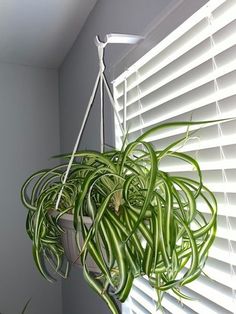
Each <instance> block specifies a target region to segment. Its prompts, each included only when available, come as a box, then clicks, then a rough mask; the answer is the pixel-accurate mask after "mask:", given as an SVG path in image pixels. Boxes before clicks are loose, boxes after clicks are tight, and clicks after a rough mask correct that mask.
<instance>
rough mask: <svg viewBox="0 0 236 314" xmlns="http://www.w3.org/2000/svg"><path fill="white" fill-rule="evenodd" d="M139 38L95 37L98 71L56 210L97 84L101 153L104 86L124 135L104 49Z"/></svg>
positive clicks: (101, 145)
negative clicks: (109, 82) (106, 74)
mask: <svg viewBox="0 0 236 314" xmlns="http://www.w3.org/2000/svg"><path fill="white" fill-rule="evenodd" d="M141 39H143V37H141V36H137V35H127V34H108V35H106V38H105V41H104V42H102V41H100V40H99V38H98V36H96V37H95V45H96V46H97V50H98V59H99V71H98V75H97V78H96V80H95V84H94V87H93V90H92V94H91V96H90V99H89V102H88V105H87V109H86V111H85V115H84V119H83V121H82V124H81V127H80V130H79V133H78V136H77V139H76V142H75V145H74V148H73V151H72V154H71V157H70V160H69V163H68V166H67V169H66V172H65V175H64V177H63V181H62V187H61V189H60V192H59V194H58V198H57V201H56V208H55V209H56V210H57V209H58V207H59V204H60V200H61V196H62V193H63V189H64V186H65V183H66V180H67V178H68V175H69V172H70V169H71V166H72V163H73V160H74V158H75V154H76V151H77V149H78V147H79V144H80V141H81V137H82V134H83V131H84V128H85V125H86V122H87V120H88V116H89V113H90V110H91V108H92V105H93V102H94V99H95V95H96V91H97V89H98V85H100V119H101V121H100V152H101V153H103V149H104V101H103V90H104V87H105V91H106V92H107V94H108V97H109V100H110V103H111V105H112V107H113V110H114V113H115V115H116V118H117V121H118V123H119V127H120V129H121V132H122V134H123V135H125V133H124V128H123V126H122V123H121V119H120V116H119V113H118V111H117V109H116V108H117V106H116V103H115V100H114V98H113V95H112V93H111V91H110V88H109V84H108V82H107V79H106V76H105V74H104V71H105V63H104V49H105V47H106V46H107V44H115V43H116V44H137V43H138V42H139V41H140V40H141Z"/></svg>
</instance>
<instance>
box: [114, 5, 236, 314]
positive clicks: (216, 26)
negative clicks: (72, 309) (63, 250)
mask: <svg viewBox="0 0 236 314" xmlns="http://www.w3.org/2000/svg"><path fill="white" fill-rule="evenodd" d="M113 87H114V97H115V101H116V103H117V108H118V110H119V114H120V118H121V120H122V121H123V127H124V128H125V129H126V130H127V132H128V140H133V139H135V138H136V137H137V136H139V135H140V134H142V132H144V131H146V130H147V129H148V128H150V127H151V126H153V125H155V124H156V123H164V122H167V121H168V122H171V121H186V120H190V119H192V120H194V121H196V120H212V119H219V118H228V117H236V0H226V1H223V0H215V1H209V2H208V3H207V4H206V5H205V6H204V7H202V8H201V9H200V10H199V11H197V12H196V13H195V14H194V15H193V16H191V17H190V18H189V19H188V20H187V21H185V22H184V23H183V24H182V25H181V26H180V27H178V28H177V29H176V30H175V31H174V32H172V33H171V34H170V35H168V36H167V37H166V38H165V39H164V40H162V41H161V42H160V43H159V44H158V45H157V46H155V47H154V48H153V49H152V50H150V51H149V52H148V53H147V54H146V55H144V56H143V57H142V58H141V59H140V60H138V61H137V62H136V63H135V64H134V65H132V66H131V67H130V68H129V69H128V70H127V71H125V72H124V73H123V74H122V75H120V76H119V77H118V78H117V79H116V80H115V81H114V82H113ZM195 128H197V127H195ZM192 129H194V128H192ZM185 132H186V128H183V127H180V128H179V129H175V130H174V131H173V130H169V131H167V130H163V131H162V133H161V134H160V133H159V134H158V136H152V137H150V138H149V141H151V142H152V143H153V144H154V145H158V147H160V148H163V147H166V146H167V144H168V143H170V141H171V142H172V141H174V140H175V139H177V138H178V136H179V135H181V134H183V133H185ZM120 137H121V134H120V133H119V127H116V143H117V146H119V145H120V142H121V138H120ZM179 151H184V152H187V153H189V154H190V155H191V156H193V157H195V158H197V160H198V161H199V164H200V166H201V169H202V170H203V174H204V182H205V184H206V185H207V186H208V187H209V188H210V189H211V190H212V191H213V192H214V193H215V195H216V197H217V200H218V207H219V208H218V229H217V238H216V240H215V242H214V245H213V247H212V248H211V250H210V253H209V258H208V261H207V264H206V266H205V268H204V272H205V274H206V275H202V276H201V277H200V278H199V279H198V280H197V281H195V282H193V283H191V284H189V285H188V286H187V287H185V288H183V292H185V293H186V294H188V295H189V296H191V297H193V298H194V299H195V300H196V301H187V300H179V299H177V297H176V296H175V295H174V294H173V293H172V292H169V293H168V294H167V295H166V296H165V297H164V300H163V310H164V313H174V314H175V313H178V314H179V313H180V314H181V313H201V314H205V313H208V314H211V313H212V314H213V313H214V314H229V313H234V314H235V313H236V293H235V290H236V275H235V273H236V121H228V122H224V123H220V124H218V125H217V124H214V125H204V126H202V127H201V129H200V130H199V131H198V132H197V133H196V136H195V137H194V138H193V139H191V141H187V143H186V144H185V146H184V147H181V148H179ZM162 169H163V170H164V171H168V172H170V173H173V174H174V173H180V172H182V173H183V174H186V173H187V174H188V175H190V176H192V177H193V178H194V176H195V173H194V169H191V168H189V167H187V166H185V167H183V166H182V165H181V164H178V163H176V164H174V163H173V160H172V163H168V161H166V162H165V163H164V162H163V164H162ZM201 211H202V212H203V213H204V215H205V216H206V218H207V217H208V213H207V210H206V209H205V208H204V207H201ZM155 299H156V293H155V292H154V291H153V289H152V288H151V287H150V285H149V284H148V282H147V280H146V279H145V278H139V279H136V280H135V282H134V287H133V289H132V292H131V295H130V297H129V299H128V301H127V302H126V304H125V306H124V308H123V312H124V313H138V314H141V313H144V314H145V313H156V310H155Z"/></svg>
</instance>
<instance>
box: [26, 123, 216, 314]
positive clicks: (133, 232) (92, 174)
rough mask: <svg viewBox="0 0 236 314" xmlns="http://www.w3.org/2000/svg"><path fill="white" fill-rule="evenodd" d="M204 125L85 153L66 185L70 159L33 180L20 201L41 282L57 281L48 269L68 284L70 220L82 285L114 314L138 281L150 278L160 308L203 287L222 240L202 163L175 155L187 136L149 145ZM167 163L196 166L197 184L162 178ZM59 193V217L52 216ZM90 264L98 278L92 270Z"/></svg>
mask: <svg viewBox="0 0 236 314" xmlns="http://www.w3.org/2000/svg"><path fill="white" fill-rule="evenodd" d="M211 122H217V121H211ZM204 123H209V122H177V123H169V124H162V125H158V126H156V127H154V128H152V129H150V130H148V131H147V132H146V133H144V134H143V135H141V136H140V137H139V138H137V140H135V141H133V142H131V143H129V144H127V145H125V144H124V145H123V147H122V148H121V150H115V149H114V150H110V151H107V152H104V153H99V152H96V151H80V152H78V153H77V154H76V155H75V160H74V161H73V164H72V166H71V169H70V172H69V174H68V178H67V182H66V183H65V184H62V182H63V177H64V176H65V169H66V166H67V160H68V159H69V158H70V156H71V155H64V156H60V157H63V158H64V160H65V164H62V165H60V166H57V167H55V168H52V169H49V170H42V171H39V172H36V173H35V174H33V175H32V176H31V177H30V178H29V179H28V180H27V181H26V182H25V184H24V185H23V187H22V192H21V196H22V201H23V204H24V205H25V206H26V207H27V209H28V216H27V222H26V229H27V233H28V235H29V237H30V238H31V240H32V242H33V256H34V260H35V263H36V265H37V267H38V269H39V271H40V272H41V274H42V275H43V276H44V277H45V278H47V279H48V280H52V279H53V278H52V276H51V275H50V271H49V269H48V266H47V265H48V263H49V264H50V265H51V266H52V268H53V272H55V271H56V272H57V273H59V274H61V275H62V276H64V277H66V276H67V273H68V263H65V254H64V248H63V246H62V244H61V236H62V233H63V232H64V231H63V229H62V228H61V227H60V223H59V222H60V217H61V216H63V214H65V213H70V214H72V215H73V222H74V228H75V231H76V240H77V244H78V258H80V261H81V264H82V267H83V273H84V278H85V279H86V281H87V282H88V283H89V285H90V286H91V287H92V288H93V289H94V290H95V291H96V292H97V293H98V294H99V295H100V296H101V298H103V299H104V300H105V302H106V303H107V305H108V306H109V308H110V310H111V312H112V313H119V309H118V307H117V304H116V301H115V300H116V299H117V300H119V301H120V302H124V301H125V300H126V298H127V297H128V295H129V292H130V289H131V287H132V283H133V280H134V278H137V277H140V276H144V275H146V276H147V277H148V280H149V283H150V285H151V286H152V287H153V288H155V290H156V293H157V300H158V301H157V305H158V306H160V305H161V301H162V298H163V295H164V293H165V291H167V290H169V289H171V290H172V291H173V292H174V293H175V294H176V295H177V296H179V297H181V298H187V299H189V297H188V296H186V295H184V294H183V293H182V292H181V287H183V286H184V285H186V284H188V283H190V282H192V281H193V280H195V279H197V278H198V277H199V275H200V274H201V272H202V269H203V267H204V264H205V262H206V259H207V255H208V251H209V248H210V247H211V245H212V243H213V240H214V238H215V234H216V215H217V204H216V199H215V197H214V195H213V193H212V192H211V191H210V190H209V189H208V188H207V187H206V186H205V185H204V184H203V182H202V173H201V170H200V167H199V164H198V162H197V161H196V160H195V159H194V158H192V157H191V156H189V155H187V154H184V153H181V152H179V151H178V150H177V149H176V148H177V147H178V146H179V145H181V144H182V143H183V142H184V141H185V140H186V136H185V137H184V138H181V139H179V140H177V141H175V142H173V143H172V144H169V145H168V146H167V147H166V148H165V149H163V150H158V148H155V147H154V146H153V145H152V144H151V143H150V142H148V136H150V135H151V134H152V133H154V132H158V131H159V130H161V129H163V128H168V127H172V128H173V127H176V126H177V127H178V126H187V127H188V128H189V127H190V126H192V125H197V124H199V125H200V124H204ZM188 136H191V132H190V134H189V133H188V135H187V137H188ZM157 147H158V145H157ZM167 157H168V158H175V159H178V160H181V161H182V162H185V163H188V164H190V165H191V166H192V167H193V168H194V169H195V170H196V174H197V176H198V179H195V180H193V179H191V178H188V177H183V176H177V175H171V174H169V173H167V172H164V171H162V170H161V168H160V162H161V161H162V160H163V159H165V158H167ZM60 191H61V193H62V195H61V199H60V203H59V206H58V215H57V216H56V217H55V216H54V215H51V212H52V211H53V210H54V209H55V207H56V201H57V197H58V193H59V192H60ZM199 204H201V205H202V204H205V206H207V207H208V209H209V212H210V213H211V215H210V219H208V220H206V219H205V217H204V215H203V214H202V213H201V211H200V209H199ZM87 216H88V217H90V219H91V221H92V224H91V226H90V227H88V226H87V225H86V223H85V219H84V218H85V217H87ZM81 237H82V239H83V245H82V246H81V245H80V243H81V242H80V240H81ZM88 256H91V257H92V259H93V260H94V262H95V263H96V265H97V267H98V269H99V271H98V273H96V274H94V273H92V272H91V271H90V269H89V268H88V266H87V258H88ZM51 273H52V272H51Z"/></svg>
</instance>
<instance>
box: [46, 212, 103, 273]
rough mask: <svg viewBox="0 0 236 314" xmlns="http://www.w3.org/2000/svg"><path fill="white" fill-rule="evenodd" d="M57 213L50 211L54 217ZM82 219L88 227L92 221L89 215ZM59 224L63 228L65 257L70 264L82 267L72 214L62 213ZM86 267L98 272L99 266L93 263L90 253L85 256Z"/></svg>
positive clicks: (81, 244)
mask: <svg viewBox="0 0 236 314" xmlns="http://www.w3.org/2000/svg"><path fill="white" fill-rule="evenodd" d="M58 214H59V212H58V211H56V210H54V211H52V212H51V215H52V216H54V217H56V216H57V215H58ZM84 221H85V223H86V226H87V227H88V228H90V226H91V223H92V221H91V219H90V218H89V217H84ZM59 225H60V227H62V229H63V230H64V233H63V234H62V239H61V241H62V245H63V247H64V251H65V255H66V257H67V259H68V260H69V262H70V263H71V264H73V265H76V266H80V267H82V265H81V261H80V258H78V256H79V249H78V246H77V242H76V232H75V228H74V225H73V215H72V214H64V215H63V216H61V217H60V219H59ZM79 238H80V246H81V247H82V246H83V241H82V235H81V236H80V237H79ZM87 267H88V269H89V270H90V271H91V272H94V273H98V272H99V268H98V267H97V265H96V264H95V262H94V261H93V259H92V258H91V256H90V255H88V257H87Z"/></svg>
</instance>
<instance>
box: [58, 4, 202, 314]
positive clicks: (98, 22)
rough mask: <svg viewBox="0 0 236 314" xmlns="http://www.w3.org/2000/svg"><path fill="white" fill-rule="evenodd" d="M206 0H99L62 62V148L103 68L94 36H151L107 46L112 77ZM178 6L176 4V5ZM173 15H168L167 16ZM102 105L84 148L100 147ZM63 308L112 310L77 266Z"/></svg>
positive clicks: (68, 312) (68, 311)
mask: <svg viewBox="0 0 236 314" xmlns="http://www.w3.org/2000/svg"><path fill="white" fill-rule="evenodd" d="M205 2H206V0H198V1H196V0H188V1H178V0H119V1H118V0H99V1H98V2H97V4H96V6H95V8H94V10H93V11H92V12H91V14H90V16H89V18H88V20H87V22H86V24H85V26H84V28H83V30H82V32H81V33H80V35H79V37H78V38H77V40H76V42H75V44H74V46H73V48H72V49H71V51H70V52H69V54H68V56H67V58H66V59H65V61H64V63H63V64H62V66H61V68H60V72H59V81H60V83H59V84H60V88H59V90H60V127H61V128H60V131H61V137H60V138H61V151H62V152H63V153H64V152H69V151H71V150H72V148H73V145H74V142H75V139H76V136H77V133H78V130H79V127H80V125H81V121H82V118H83V115H84V112H85V108H86V105H87V102H88V99H89V96H90V93H91V91H92V87H93V83H94V80H95V77H96V73H97V70H98V66H97V51H96V48H95V46H94V41H93V40H94V37H95V36H96V35H99V36H100V38H101V39H103V38H104V36H105V34H107V33H115V32H117V33H131V34H142V35H146V38H145V40H144V41H143V43H142V44H141V45H139V46H138V47H137V49H134V50H133V51H131V52H130V51H129V50H130V47H127V46H122V45H113V47H108V48H107V50H106V65H107V74H108V77H109V81H111V80H112V79H114V78H115V77H116V75H117V73H120V72H122V71H123V70H125V69H126V68H127V67H128V66H129V65H130V64H131V63H132V62H134V61H136V60H137V59H138V58H139V57H140V56H141V55H143V54H144V53H145V52H146V51H148V50H149V49H150V48H152V47H153V46H154V45H156V44H157V43H158V42H159V41H160V40H161V39H162V38H164V37H165V36H166V35H167V34H168V33H169V32H171V31H172V30H174V29H175V28H176V27H177V26H178V25H180V24H181V23H182V22H183V21H184V20H185V19H186V18H187V17H188V16H190V15H191V14H193V12H194V11H196V10H197V9H198V8H199V7H200V6H201V5H203V4H204V3H205ZM177 4H178V5H179V6H178V7H177V6H176V5H177ZM175 6H176V7H175ZM167 15H168V17H167V18H165V17H166V16H167ZM105 108H106V110H105V114H106V119H105V124H106V132H105V133H106V143H108V144H113V143H114V130H113V129H114V127H113V113H112V110H111V109H110V108H111V107H110V104H109V103H106V104H105ZM99 121H100V119H99V106H98V101H96V102H95V104H94V107H93V108H92V111H91V114H90V117H89V120H88V123H87V126H86V129H85V132H84V136H83V140H82V143H81V146H80V147H81V148H88V149H98V148H99V132H98V130H99ZM62 292H63V313H64V314H77V313H94V312H96V313H98V314H105V313H109V311H108V310H107V308H106V307H105V306H104V304H103V303H101V301H100V300H99V299H98V298H97V296H96V295H95V294H94V293H93V292H91V291H90V290H89V289H88V288H87V287H86V285H85V284H84V282H83V276H82V273H81V270H79V269H75V268H74V269H72V272H71V276H70V278H69V280H67V281H63V285H62Z"/></svg>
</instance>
